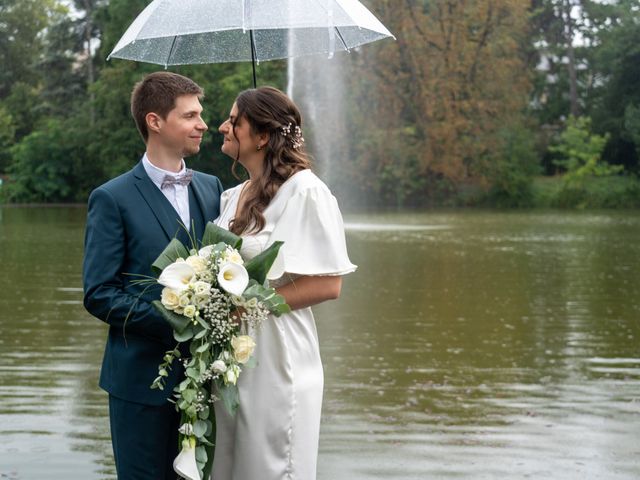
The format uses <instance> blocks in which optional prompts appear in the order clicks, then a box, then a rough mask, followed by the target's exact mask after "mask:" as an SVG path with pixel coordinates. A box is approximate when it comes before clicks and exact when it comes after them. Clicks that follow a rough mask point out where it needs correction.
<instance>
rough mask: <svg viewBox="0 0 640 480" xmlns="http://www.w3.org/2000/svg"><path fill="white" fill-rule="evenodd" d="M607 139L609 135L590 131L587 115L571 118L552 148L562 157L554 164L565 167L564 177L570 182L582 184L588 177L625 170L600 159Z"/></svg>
mask: <svg viewBox="0 0 640 480" xmlns="http://www.w3.org/2000/svg"><path fill="white" fill-rule="evenodd" d="M608 139H609V137H608V135H605V136H601V135H596V134H594V133H592V132H591V119H589V118H588V117H578V118H574V117H569V120H568V122H567V127H566V129H565V131H564V132H562V134H561V135H560V141H559V143H558V144H557V145H555V146H552V147H550V148H549V150H550V151H551V152H553V153H557V154H559V155H560V156H561V159H559V160H556V161H555V163H556V165H558V166H560V167H562V168H564V169H565V170H566V173H565V175H564V180H565V182H566V183H567V184H568V185H571V186H574V185H579V184H580V183H581V182H582V181H583V180H584V179H585V178H586V177H605V176H609V175H615V174H617V173H619V172H620V171H621V170H622V167H621V166H619V165H608V164H606V163H604V162H602V161H601V160H600V159H601V156H602V151H603V150H604V147H605V145H606V143H607V141H608Z"/></svg>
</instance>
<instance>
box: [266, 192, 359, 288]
mask: <svg viewBox="0 0 640 480" xmlns="http://www.w3.org/2000/svg"><path fill="white" fill-rule="evenodd" d="M278 240H280V241H283V242H284V245H283V246H282V247H281V248H280V252H279V253H278V258H277V259H276V261H275V262H274V264H273V266H272V268H271V270H270V271H269V275H268V278H269V279H270V280H274V279H277V278H280V277H281V276H282V275H283V274H284V273H285V272H287V273H291V274H297V275H344V274H347V273H351V272H353V271H354V270H355V269H356V268H357V267H356V266H355V265H353V264H352V263H351V262H350V261H349V256H348V255H347V245H346V241H345V235H344V224H343V222H342V214H341V213H340V209H339V208H338V202H337V201H336V199H335V197H334V196H333V195H332V194H331V192H329V190H328V189H327V188H326V187H314V188H307V189H304V190H302V191H300V192H298V193H296V194H295V195H293V196H292V197H291V198H290V199H289V201H288V202H287V204H286V206H285V208H284V210H283V212H282V215H281V216H280V218H279V219H278V220H277V222H276V224H275V227H274V229H273V231H272V233H271V235H270V237H269V241H268V243H267V244H268V245H271V244H272V243H273V242H275V241H278Z"/></svg>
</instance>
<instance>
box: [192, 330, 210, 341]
mask: <svg viewBox="0 0 640 480" xmlns="http://www.w3.org/2000/svg"><path fill="white" fill-rule="evenodd" d="M206 334H207V330H206V329H204V328H203V329H202V330H200V331H199V332H198V333H196V334H195V336H194V337H193V338H194V339H196V340H200V339H201V338H202V337H204V336H205V335H206Z"/></svg>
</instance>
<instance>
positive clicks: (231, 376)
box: [224, 368, 238, 385]
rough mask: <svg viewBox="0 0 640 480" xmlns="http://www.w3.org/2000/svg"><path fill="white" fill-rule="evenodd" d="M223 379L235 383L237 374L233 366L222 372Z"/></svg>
mask: <svg viewBox="0 0 640 480" xmlns="http://www.w3.org/2000/svg"><path fill="white" fill-rule="evenodd" d="M224 381H225V383H230V384H232V385H235V384H236V382H237V381H238V374H237V372H236V369H235V368H230V369H228V370H227V371H226V372H224Z"/></svg>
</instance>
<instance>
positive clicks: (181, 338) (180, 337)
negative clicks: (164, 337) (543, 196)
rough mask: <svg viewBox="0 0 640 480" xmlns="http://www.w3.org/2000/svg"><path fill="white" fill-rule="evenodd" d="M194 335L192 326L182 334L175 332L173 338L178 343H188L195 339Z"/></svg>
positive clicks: (188, 326)
mask: <svg viewBox="0 0 640 480" xmlns="http://www.w3.org/2000/svg"><path fill="white" fill-rule="evenodd" d="M193 335H194V332H193V327H192V326H191V325H187V328H185V329H184V330H183V331H181V332H177V331H175V330H174V332H173V338H175V339H176V341H177V342H180V343H182V342H188V341H189V340H191V339H192V338H193Z"/></svg>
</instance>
